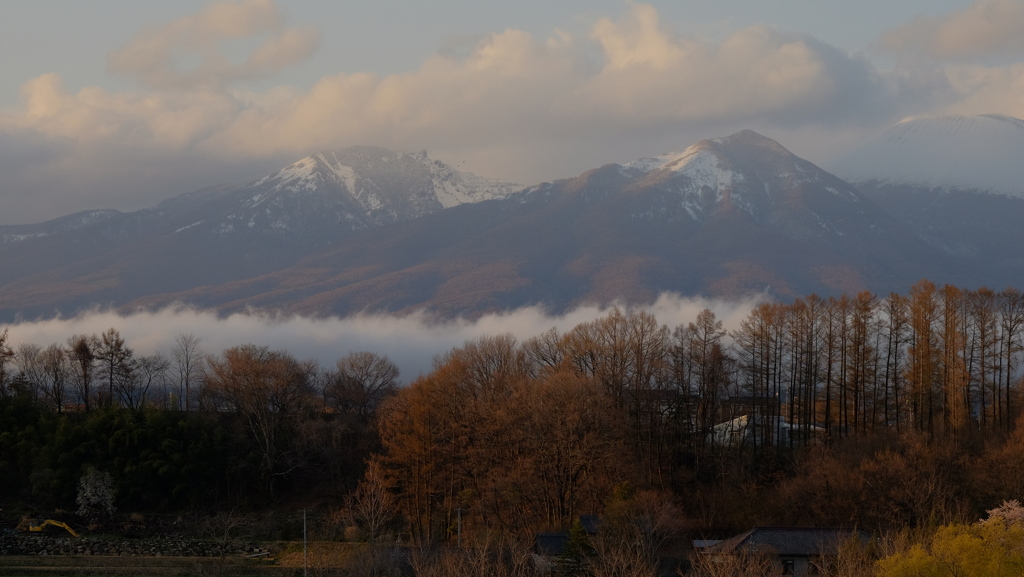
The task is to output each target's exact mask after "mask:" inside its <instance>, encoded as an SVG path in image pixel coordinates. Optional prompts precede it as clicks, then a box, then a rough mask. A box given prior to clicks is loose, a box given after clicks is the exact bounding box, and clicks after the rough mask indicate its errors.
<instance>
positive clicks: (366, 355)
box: [325, 352, 399, 419]
mask: <svg viewBox="0 0 1024 577" xmlns="http://www.w3.org/2000/svg"><path fill="white" fill-rule="evenodd" d="M398 374H399V372H398V366H397V365H395V363H393V362H391V360H390V359H388V358H387V357H385V356H380V355H378V354H376V353H370V352H357V353H352V354H350V355H348V356H347V357H345V358H344V359H341V360H340V361H338V368H337V371H336V372H335V373H333V374H332V375H331V379H330V383H329V384H328V385H327V389H326V391H325V393H326V397H327V399H328V402H329V403H330V404H332V405H333V406H334V408H336V409H338V410H340V411H343V412H347V413H354V414H356V415H358V416H359V417H360V418H362V419H367V418H368V417H369V416H370V415H371V414H372V413H373V412H374V411H376V410H377V407H379V406H380V404H381V403H382V402H383V401H384V399H386V398H388V397H389V396H391V395H393V394H394V393H395V391H396V390H397V389H398Z"/></svg>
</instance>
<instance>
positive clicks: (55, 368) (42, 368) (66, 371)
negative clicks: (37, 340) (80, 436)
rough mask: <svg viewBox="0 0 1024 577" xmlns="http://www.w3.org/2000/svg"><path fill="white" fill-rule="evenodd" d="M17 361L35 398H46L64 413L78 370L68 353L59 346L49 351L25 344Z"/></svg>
mask: <svg viewBox="0 0 1024 577" xmlns="http://www.w3.org/2000/svg"><path fill="white" fill-rule="evenodd" d="M16 358H17V362H18V368H19V369H20V371H21V374H22V375H24V376H25V378H26V379H27V380H28V381H29V383H31V388H32V395H33V397H35V398H42V399H44V400H45V401H46V404H48V405H50V406H51V407H53V409H54V410H55V411H57V412H58V413H59V412H61V411H63V410H64V405H65V403H66V400H67V399H66V397H67V389H68V387H69V386H70V383H71V380H72V373H73V371H74V368H73V367H72V365H71V359H70V358H69V357H68V354H67V351H66V350H65V349H64V348H63V347H61V346H60V345H58V344H56V343H54V344H52V345H50V346H48V347H46V348H45V349H42V348H40V347H39V345H36V344H32V343H22V345H21V346H19V347H18V353H17V357H16Z"/></svg>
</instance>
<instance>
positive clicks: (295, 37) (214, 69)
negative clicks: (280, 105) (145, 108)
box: [107, 0, 319, 89]
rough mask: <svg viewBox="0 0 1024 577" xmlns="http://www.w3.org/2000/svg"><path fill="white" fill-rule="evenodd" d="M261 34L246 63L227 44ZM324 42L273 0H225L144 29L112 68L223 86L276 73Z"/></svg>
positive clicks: (169, 85)
mask: <svg viewBox="0 0 1024 577" xmlns="http://www.w3.org/2000/svg"><path fill="white" fill-rule="evenodd" d="M260 38H262V41H261V42H260V43H259V44H258V45H257V46H256V47H255V48H253V49H251V50H250V51H249V54H248V56H247V57H245V58H243V59H242V61H241V62H237V61H233V60H232V57H231V55H230V54H228V51H227V50H226V49H225V46H224V45H225V43H227V42H229V41H235V42H238V41H242V40H246V39H260ZM318 43H319V33H318V31H317V30H316V28H312V27H285V25H284V17H283V16H282V14H281V12H280V10H278V8H277V6H276V5H275V4H274V2H273V1H272V0H237V1H234V2H231V1H220V2H212V3H210V4H208V5H207V6H206V7H205V8H203V9H202V10H201V11H200V12H199V13H198V14H192V15H189V16H186V17H184V18H180V19H178V20H174V21H173V22H169V23H167V24H164V25H162V26H157V27H154V28H151V29H148V30H144V31H143V32H141V33H140V34H139V35H138V36H136V37H135V38H134V39H133V40H132V41H131V42H129V43H128V44H127V45H125V46H123V47H121V48H119V49H118V50H116V51H114V52H113V53H111V54H110V56H109V57H108V58H107V68H108V69H109V70H110V71H112V72H114V73H117V74H122V75H125V76H130V77H133V78H136V79H138V80H139V81H140V82H141V83H142V84H143V85H145V86H148V87H150V88H155V89H182V88H196V87H206V88H210V87H219V86H223V85H225V84H227V83H229V82H233V81H238V80H248V79H253V78H263V77H267V76H272V75H273V74H275V73H277V72H280V71H281V70H283V69H284V68H287V67H288V66H291V65H293V64H296V63H298V62H301V61H303V60H305V59H306V58H308V57H309V56H310V55H312V54H313V52H314V51H315V50H316V48H317V45H318Z"/></svg>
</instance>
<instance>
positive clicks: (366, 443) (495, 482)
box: [0, 281, 1024, 543]
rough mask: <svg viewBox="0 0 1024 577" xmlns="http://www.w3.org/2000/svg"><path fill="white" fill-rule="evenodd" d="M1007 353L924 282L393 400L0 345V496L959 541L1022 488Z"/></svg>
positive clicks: (70, 350) (308, 366) (338, 371)
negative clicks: (796, 528)
mask: <svg viewBox="0 0 1024 577" xmlns="http://www.w3.org/2000/svg"><path fill="white" fill-rule="evenodd" d="M1022 333H1024V296H1022V295H1021V293H1020V292H1019V291H1017V290H1016V289H1007V290H1004V291H1002V292H994V291H990V290H988V289H979V290H973V291H969V290H962V289H958V288H956V287H950V286H945V287H941V288H938V287H936V286H934V285H933V284H932V283H930V282H928V281H921V282H919V283H917V284H916V285H914V287H912V289H911V290H910V292H909V294H907V295H901V294H895V293H894V294H890V295H888V296H886V297H884V298H879V297H877V296H876V295H873V294H871V293H867V292H864V293H860V294H858V295H855V296H852V297H848V296H844V297H838V298H820V297H817V296H814V295H811V296H809V297H806V298H801V299H796V300H795V301H794V302H792V303H764V304H761V305H759V306H757V307H755V308H754V309H753V310H752V311H750V313H749V314H748V315H747V317H746V318H745V319H744V320H743V321H742V323H741V324H740V326H739V327H738V328H737V329H736V330H734V331H732V332H728V331H726V330H725V328H724V327H723V324H722V322H721V321H720V320H719V319H717V318H716V317H715V315H714V313H712V312H711V311H709V310H705V311H702V312H701V313H700V314H698V315H697V317H696V318H694V319H693V320H692V321H691V322H688V323H683V324H681V325H679V326H676V327H667V326H664V325H661V324H659V323H658V322H657V320H656V319H655V318H654V317H653V316H652V315H650V314H648V313H646V312H642V311H621V310H614V311H612V312H611V313H609V314H608V315H606V316H605V317H602V318H599V319H596V320H594V321H591V322H586V323H582V324H580V325H577V326H576V327H574V328H573V329H571V330H569V331H567V332H565V333H562V332H559V331H556V330H554V329H552V330H550V331H547V332H545V333H543V334H540V335H537V336H535V337H533V338H530V339H527V340H525V341H518V340H517V339H515V338H513V337H512V336H510V335H492V336H486V337H482V338H479V339H475V340H472V341H469V342H467V343H465V344H464V345H463V346H461V347H457V348H455V349H453V350H451V351H448V352H447V353H445V354H442V355H439V356H438V357H437V358H436V359H435V362H434V367H433V370H432V371H431V372H430V373H429V374H427V375H424V376H422V377H420V378H418V379H416V380H415V381H414V382H412V383H411V384H409V386H407V387H399V386H398V385H399V382H398V377H399V375H398V371H397V368H396V367H395V366H394V364H393V363H392V362H391V361H390V360H388V359H387V358H386V357H383V356H381V355H378V354H375V353H370V352H362V353H353V354H351V355H349V356H347V357H345V358H344V359H342V360H341V361H339V362H338V364H337V366H335V367H332V368H331V369H330V370H327V369H325V368H323V367H320V366H319V365H318V364H317V363H315V362H312V361H300V360H297V359H296V358H294V357H293V356H292V355H291V354H289V353H288V352H286V351H272V350H269V349H267V348H264V347H258V346H255V345H241V346H238V347H233V348H230V349H228V350H226V351H223V352H221V353H220V354H217V355H207V354H204V353H203V352H202V351H201V350H200V346H199V345H200V341H199V339H197V338H196V337H194V336H191V335H183V336H181V337H179V339H178V340H177V341H176V344H175V348H174V350H173V351H172V352H171V355H170V356H169V357H163V356H161V355H153V356H151V357H141V358H137V357H136V356H135V355H134V354H133V353H132V351H131V349H130V348H129V347H128V346H127V345H126V344H125V343H124V342H123V340H121V339H120V336H119V335H118V334H117V331H116V330H114V329H111V330H110V331H107V332H106V333H104V334H103V335H99V336H96V337H93V336H83V335H79V336H73V337H71V338H69V339H68V340H67V342H66V343H63V344H52V345H49V346H47V347H46V348H42V347H39V346H37V345H34V344H25V343H22V344H18V345H17V346H14V345H13V344H11V343H7V342H6V336H5V337H4V339H3V340H2V341H0V391H2V392H3V398H2V400H0V410H2V411H4V412H3V413H2V414H0V418H2V420H0V491H3V494H6V495H12V496H14V495H16V496H18V498H19V499H22V500H23V501H24V502H30V503H34V504H38V505H39V506H68V504H69V502H71V501H73V498H74V491H75V482H76V479H77V478H78V477H79V476H80V475H81V474H82V473H83V470H84V468H85V467H86V466H92V467H96V468H98V469H102V470H105V471H109V472H110V473H111V475H112V477H113V478H114V479H115V481H116V482H117V484H118V489H119V493H118V494H119V495H120V497H119V499H121V506H122V507H124V508H129V507H132V508H140V509H145V508H150V509H161V508H162V509H168V510H179V509H184V508H190V507H191V508H195V507H224V506H234V505H237V504H239V503H242V504H246V503H247V504H250V505H252V506H254V507H255V506H260V505H262V504H266V503H269V502H273V501H275V500H280V499H288V498H299V497H302V496H304V495H310V494H316V495H318V498H321V497H324V496H327V498H329V499H333V500H332V501H330V503H329V504H328V505H325V506H328V507H333V508H335V509H337V511H338V515H337V516H336V518H337V519H339V521H338V522H339V523H345V524H348V525H354V526H358V527H360V528H361V529H362V531H363V533H362V534H363V535H364V536H366V537H368V538H377V537H379V536H380V535H383V534H390V533H393V532H398V533H400V534H402V535H406V536H407V537H408V538H411V539H413V540H414V541H416V542H421V543H426V542H436V541H438V540H445V539H452V538H454V536H455V535H456V534H457V533H458V532H460V531H461V532H462V533H463V534H464V535H471V534H484V533H490V532H495V531H496V532H500V533H505V534H527V533H529V532H531V531H536V530H541V529H561V528H567V527H569V526H570V525H571V523H572V520H573V519H576V518H578V517H579V515H581V514H590V513H595V514H606V515H607V514H608V513H609V511H612V510H618V511H623V510H629V511H643V514H644V515H647V516H648V517H649V518H650V519H655V518H657V519H662V520H664V519H665V518H666V517H672V518H674V519H675V520H676V523H675V525H673V524H672V523H665V526H670V525H671V526H676V527H677V528H678V526H679V523H680V522H681V521H680V520H681V519H685V520H686V521H685V522H686V523H688V524H689V526H690V527H703V528H705V529H708V530H711V529H715V528H718V529H721V530H726V529H730V528H734V529H739V528H749V526H752V525H757V524H762V525H763V524H829V525H857V526H860V527H865V528H868V529H874V528H879V529H881V528H892V527H898V526H904V525H912V526H918V525H923V524H927V523H935V522H952V521H957V520H962V519H966V518H971V519H974V518H977V517H978V516H979V513H980V511H982V510H984V508H986V507H987V508H991V507H995V506H996V505H998V504H999V503H1000V502H1001V501H1002V500H1003V499H1008V498H1020V497H1021V491H1024V485H1022V484H1021V483H1022V482H1021V481H1019V479H1022V478H1024V439H1022V438H1021V437H1020V435H1021V434H1022V433H1021V432H1020V431H1017V430H1016V429H1015V426H1014V425H1015V423H1016V421H1017V420H1018V416H1019V414H1020V412H1021V410H1020V409H1021V407H1022V404H1021V402H1022V400H1021V399H1020V388H1021V370H1020V367H1021V361H1022V355H1024V339H1022V337H1024V335H1022ZM5 335H6V334H5ZM1003 473H1006V474H1003ZM196 487H199V488H200V489H198V490H197V489H196ZM627 487H628V488H630V489H629V490H626V489H625V488H627ZM624 495H626V496H625V497H624ZM631 514H632V513H631ZM636 514H637V515H639V514H641V513H639V512H638V513H636Z"/></svg>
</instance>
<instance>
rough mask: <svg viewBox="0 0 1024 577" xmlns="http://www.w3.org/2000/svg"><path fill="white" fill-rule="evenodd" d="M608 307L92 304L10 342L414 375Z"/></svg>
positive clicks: (22, 331)
mask: <svg viewBox="0 0 1024 577" xmlns="http://www.w3.org/2000/svg"><path fill="white" fill-rule="evenodd" d="M756 304H757V302H756V301H755V300H748V301H741V302H728V301H720V300H710V299H686V298H682V297H679V296H677V295H670V294H665V295H662V296H661V297H660V298H659V299H658V300H657V301H656V302H655V303H654V304H652V305H650V306H649V307H645V310H647V311H649V312H650V313H651V314H653V315H654V316H655V317H656V318H657V319H658V321H659V322H661V323H662V324H665V325H667V326H668V327H669V328H674V327H675V326H677V325H679V324H685V323H689V322H692V321H693V320H695V319H696V317H697V314H698V313H699V312H700V311H701V310H702V309H705V308H708V309H711V310H712V311H714V312H715V314H716V315H717V316H718V318H719V319H721V320H722V321H723V323H724V324H725V327H726V328H727V329H730V330H732V329H736V328H738V327H739V323H740V321H742V320H743V318H745V317H746V316H747V314H748V313H749V312H750V310H751V309H752V308H753V307H754V306H755V305H756ZM609 311H610V308H608V307H582V308H579V309H575V310H573V311H570V312H567V313H565V314H564V315H558V316H549V315H547V314H545V313H544V312H543V311H542V310H541V309H538V308H524V309H519V310H516V311H512V312H507V313H502V314H491V315H486V316H483V317H481V318H479V319H477V320H475V321H469V320H465V319H456V320H451V321H445V322H436V321H433V320H431V319H430V318H428V317H427V316H425V315H423V314H413V315H408V316H404V317H397V316H388V315H356V316H352V317H348V318H328V319H310V318H303V317H276V316H266V315H260V314H235V315H231V316H230V317H227V318H218V317H217V316H216V314H214V313H210V312H204V311H198V310H194V309H188V308H185V309H174V308H169V309H165V310H162V311H158V312H147V313H137V314H132V315H128V316H121V315H118V314H116V313H114V312H91V313H85V314H82V315H79V316H76V317H74V318H68V319H60V318H57V319H51V320H44V321H30V322H21V323H16V324H12V325H8V326H6V327H0V330H2V328H6V329H8V331H9V339H10V340H9V343H11V344H12V345H13V346H15V347H17V346H18V345H19V344H21V343H35V344H38V345H40V346H43V347H45V346H47V345H49V344H50V343H60V344H63V343H64V342H65V341H66V340H67V338H68V337H70V336H72V335H76V334H99V333H102V332H103V331H106V330H107V329H108V328H111V327H113V328H115V329H117V330H118V332H120V333H121V336H122V337H124V339H125V341H126V342H127V344H128V346H129V347H131V348H133V349H134V350H135V351H136V352H137V353H138V354H146V355H148V354H153V353H155V352H163V353H165V354H169V352H170V350H171V349H172V348H173V346H174V345H173V342H174V338H175V337H176V336H177V335H180V334H183V333H192V334H194V335H196V336H198V337H200V338H201V339H202V348H203V349H204V350H205V351H206V352H207V353H211V354H217V353H220V352H221V351H223V350H224V349H226V348H229V347H233V346H236V345H241V344H246V343H253V344H257V345H265V346H268V347H271V348H273V349H282V350H287V351H289V352H290V353H291V354H292V355H294V356H295V357H297V358H300V359H308V358H314V359H316V360H318V361H319V362H320V363H321V365H323V366H327V367H330V366H332V365H333V364H334V362H335V361H337V360H338V359H340V358H342V357H344V356H345V355H347V354H348V353H350V352H354V351H373V352H376V353H379V354H384V355H387V356H388V357H390V358H391V359H392V360H393V361H394V362H395V363H396V364H397V365H398V366H399V368H400V369H401V371H402V377H403V380H405V381H406V382H409V381H411V380H412V379H414V378H415V377H416V376H417V375H419V374H421V373H427V372H429V371H430V370H431V362H432V360H433V358H434V356H435V355H438V354H440V353H444V352H446V351H448V350H450V349H451V348H453V347H457V346H461V345H462V344H463V343H465V342H466V341H467V340H471V339H475V338H477V337H481V336H485V335H499V334H505V333H510V334H512V335H513V336H515V337H516V338H517V339H519V340H525V339H528V338H530V337H533V336H536V335H539V334H541V333H543V332H544V331H547V330H548V329H550V328H551V327H556V328H558V329H559V330H560V331H562V332H564V331H568V330H570V329H572V328H573V327H574V326H576V325H577V324H580V323H582V322H588V321H591V320H594V319H596V318H599V317H602V316H605V315H607V314H608V312H609Z"/></svg>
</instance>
